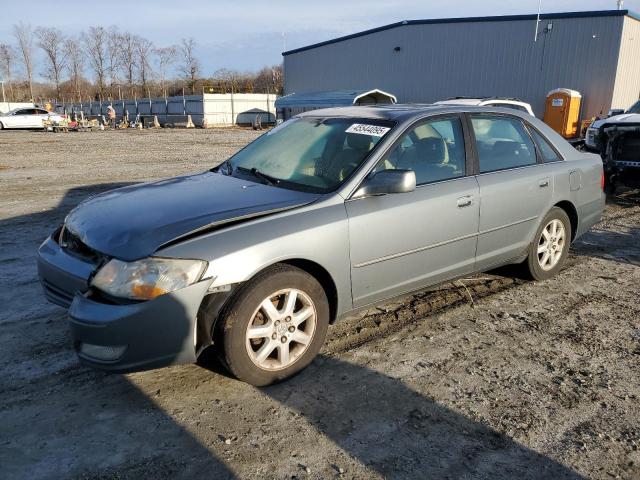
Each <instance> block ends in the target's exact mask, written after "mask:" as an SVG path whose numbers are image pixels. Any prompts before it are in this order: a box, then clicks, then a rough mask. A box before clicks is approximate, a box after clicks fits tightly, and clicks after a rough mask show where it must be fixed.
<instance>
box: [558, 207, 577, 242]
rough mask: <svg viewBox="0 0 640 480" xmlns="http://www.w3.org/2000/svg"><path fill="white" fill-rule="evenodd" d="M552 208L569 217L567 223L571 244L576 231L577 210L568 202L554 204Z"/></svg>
mask: <svg viewBox="0 0 640 480" xmlns="http://www.w3.org/2000/svg"><path fill="white" fill-rule="evenodd" d="M554 207H558V208H560V209H562V210H564V212H565V213H566V214H567V216H568V217H569V221H570V222H571V241H572V242H573V240H575V238H576V233H577V231H578V210H577V209H576V207H575V205H574V204H573V203H571V202H570V201H569V200H562V201H560V202H558V203H556V204H555V205H554Z"/></svg>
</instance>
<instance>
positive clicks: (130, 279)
mask: <svg viewBox="0 0 640 480" xmlns="http://www.w3.org/2000/svg"><path fill="white" fill-rule="evenodd" d="M206 268H207V262H205V261H203V260H184V259H178V258H159V257H149V258H144V259H142V260H136V261H135V262H123V261H121V260H117V259H112V260H110V261H109V262H108V263H107V264H106V265H105V266H104V267H102V268H101V269H100V270H98V273H97V274H96V275H95V277H93V280H92V281H91V286H92V287H95V288H97V289H98V290H101V291H103V292H104V293H106V294H108V295H111V296H114V297H120V298H128V299H131V300H150V299H152V298H156V297H158V296H160V295H164V294H165V293H169V292H173V291H174V290H179V289H181V288H184V287H187V286H189V285H192V284H194V283H196V282H197V281H199V280H200V279H201V278H202V275H203V273H204V271H205V270H206Z"/></svg>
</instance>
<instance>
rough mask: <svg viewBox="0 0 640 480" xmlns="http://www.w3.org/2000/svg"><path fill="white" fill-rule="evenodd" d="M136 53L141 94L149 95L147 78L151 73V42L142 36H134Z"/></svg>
mask: <svg viewBox="0 0 640 480" xmlns="http://www.w3.org/2000/svg"><path fill="white" fill-rule="evenodd" d="M135 47H136V54H137V57H138V76H139V79H140V83H141V84H142V91H143V95H144V94H145V93H146V94H147V95H148V96H151V94H150V92H149V87H148V85H147V84H148V83H149V79H150V77H151V75H152V70H151V55H152V53H153V51H154V49H153V43H151V41H150V40H147V39H146V38H143V37H136V38H135Z"/></svg>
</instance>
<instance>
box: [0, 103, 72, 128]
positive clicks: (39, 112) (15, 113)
mask: <svg viewBox="0 0 640 480" xmlns="http://www.w3.org/2000/svg"><path fill="white" fill-rule="evenodd" d="M64 118H65V117H64V116H63V115H59V114H57V113H55V112H48V111H47V110H45V109H43V108H38V107H29V108H17V109H15V110H11V111H10V112H7V113H3V114H0V130H2V129H5V128H44V122H45V121H47V120H50V121H52V122H56V123H57V122H61V121H62V120H64Z"/></svg>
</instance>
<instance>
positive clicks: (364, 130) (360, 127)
mask: <svg viewBox="0 0 640 480" xmlns="http://www.w3.org/2000/svg"><path fill="white" fill-rule="evenodd" d="M389 130H391V129H390V128H388V127H381V126H380V125H366V124H364V123H354V124H353V125H351V126H350V127H349V128H347V129H346V130H345V131H346V132H347V133H359V134H360V135H373V136H374V137H382V136H383V135H384V134H385V133H387V132H388V131H389Z"/></svg>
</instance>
